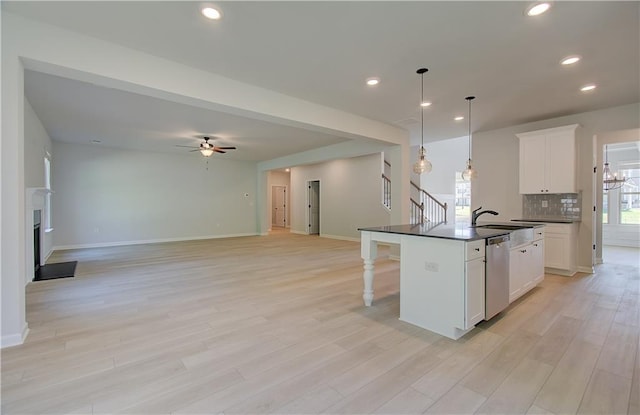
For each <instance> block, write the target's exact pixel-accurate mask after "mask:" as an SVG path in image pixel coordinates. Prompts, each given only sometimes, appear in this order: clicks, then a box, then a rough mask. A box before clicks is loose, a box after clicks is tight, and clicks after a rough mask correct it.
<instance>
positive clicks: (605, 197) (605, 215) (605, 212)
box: [602, 192, 609, 223]
mask: <svg viewBox="0 0 640 415" xmlns="http://www.w3.org/2000/svg"><path fill="white" fill-rule="evenodd" d="M602 223H609V193H608V192H603V193H602Z"/></svg>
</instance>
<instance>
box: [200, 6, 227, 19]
mask: <svg viewBox="0 0 640 415" xmlns="http://www.w3.org/2000/svg"><path fill="white" fill-rule="evenodd" d="M202 14H203V15H204V17H206V18H207V19H211V20H218V19H220V18H221V17H222V15H221V14H220V12H219V11H218V10H216V9H214V8H213V7H205V8H204V9H202Z"/></svg>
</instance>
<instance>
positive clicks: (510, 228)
mask: <svg viewBox="0 0 640 415" xmlns="http://www.w3.org/2000/svg"><path fill="white" fill-rule="evenodd" d="M474 228H487V229H503V230H507V231H515V230H518V229H527V228H531V226H518V225H476V226H474Z"/></svg>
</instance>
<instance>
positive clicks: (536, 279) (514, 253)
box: [509, 231, 545, 303]
mask: <svg viewBox="0 0 640 415" xmlns="http://www.w3.org/2000/svg"><path fill="white" fill-rule="evenodd" d="M535 235H536V236H537V237H538V239H534V240H533V241H532V242H529V243H527V244H524V245H520V246H518V247H515V248H512V249H511V250H509V302H510V303H511V302H513V301H515V300H516V299H517V298H519V297H520V296H522V295H523V294H525V293H526V292H528V291H529V290H531V289H532V288H533V287H535V286H536V285H538V283H540V282H541V281H542V280H543V279H544V242H545V240H544V238H543V235H544V233H543V232H539V231H538V232H536V233H535Z"/></svg>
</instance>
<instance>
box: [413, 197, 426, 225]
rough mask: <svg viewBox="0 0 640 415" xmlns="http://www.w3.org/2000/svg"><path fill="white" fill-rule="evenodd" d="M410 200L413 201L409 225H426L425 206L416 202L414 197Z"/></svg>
mask: <svg viewBox="0 0 640 415" xmlns="http://www.w3.org/2000/svg"><path fill="white" fill-rule="evenodd" d="M409 200H410V201H411V206H409V208H410V209H411V210H410V212H409V223H410V224H412V225H417V224H418V223H424V205H423V204H422V203H418V202H416V201H415V200H414V199H413V198H412V197H410V198H409Z"/></svg>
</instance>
